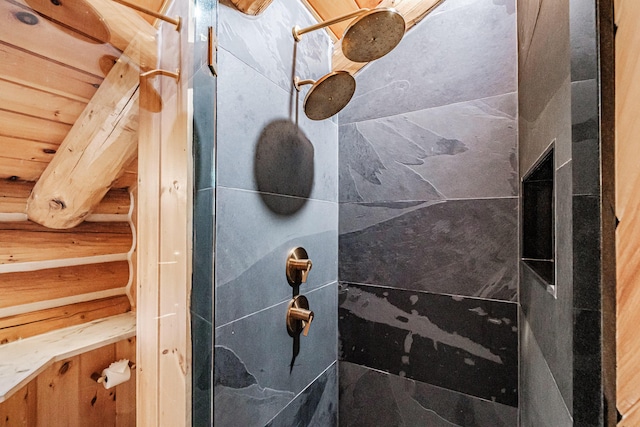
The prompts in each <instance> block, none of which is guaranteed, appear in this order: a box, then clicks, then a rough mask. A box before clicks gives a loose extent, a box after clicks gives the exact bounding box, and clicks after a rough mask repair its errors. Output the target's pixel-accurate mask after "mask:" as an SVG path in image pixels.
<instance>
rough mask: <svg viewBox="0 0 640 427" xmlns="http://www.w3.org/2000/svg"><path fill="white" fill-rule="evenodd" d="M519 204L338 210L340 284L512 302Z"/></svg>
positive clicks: (488, 202) (486, 202)
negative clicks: (355, 284) (368, 285)
mask: <svg viewBox="0 0 640 427" xmlns="http://www.w3.org/2000/svg"><path fill="white" fill-rule="evenodd" d="M517 217H518V199H515V198H513V199H511V198H509V199H486V200H455V201H446V202H441V203H435V204H429V203H420V202H414V203H409V202H399V203H387V204H382V203H380V204H373V203H372V204H365V203H362V204H355V203H343V204H341V205H340V240H339V242H340V245H339V252H340V264H339V277H340V280H342V281H348V282H353V283H367V284H374V285H381V286H391V287H396V288H402V289H412V290H419V291H429V292H437V293H446V294H454V295H468V296H477V297H483V298H493V299H501V300H514V299H515V298H516V287H517V258H518V244H517V240H518V236H517V225H516V222H517Z"/></svg>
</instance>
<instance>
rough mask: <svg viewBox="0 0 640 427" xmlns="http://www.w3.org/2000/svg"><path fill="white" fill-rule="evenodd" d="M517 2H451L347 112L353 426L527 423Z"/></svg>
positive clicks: (349, 420)
mask: <svg viewBox="0 0 640 427" xmlns="http://www.w3.org/2000/svg"><path fill="white" fill-rule="evenodd" d="M515 8H516V6H515V0H499V1H497V0H496V1H492V2H489V1H481V2H479V1H475V0H446V1H445V2H444V3H443V5H442V6H440V7H439V8H438V9H436V11H434V12H433V13H432V14H431V15H429V16H428V17H427V18H426V19H424V20H423V21H422V22H421V23H419V24H418V25H417V26H416V27H414V28H413V29H412V30H411V31H410V32H409V33H408V34H407V35H406V36H405V38H404V40H403V41H402V42H401V43H400V45H399V46H398V47H397V48H396V49H395V50H394V51H393V52H391V53H390V54H389V55H387V56H386V57H384V58H382V59H380V60H378V61H376V62H373V63H371V64H369V65H368V66H367V67H366V68H364V69H363V70H362V71H361V72H360V73H359V74H358V75H357V77H356V81H357V84H358V87H357V90H356V93H355V95H354V98H353V100H352V101H351V103H350V104H349V106H347V108H346V109H345V110H344V111H343V112H341V113H340V115H339V124H340V132H339V135H340V138H339V140H340V155H339V164H340V185H339V187H340V240H339V258H340V260H339V279H340V292H339V320H338V326H339V357H340V425H342V426H369V425H430V426H439V425H443V426H444V425H447V426H450V425H452V424H453V425H478V426H515V425H516V424H517V407H518V306H517V300H518V295H517V283H518V225H517V224H518V190H519V186H518V177H519V175H518V167H517V114H518V113H517V105H518V94H517V81H516V69H517V57H516V46H517V45H516V10H515Z"/></svg>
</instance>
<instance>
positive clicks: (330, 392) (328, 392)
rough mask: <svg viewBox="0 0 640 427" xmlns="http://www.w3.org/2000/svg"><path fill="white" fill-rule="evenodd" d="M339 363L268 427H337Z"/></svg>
mask: <svg viewBox="0 0 640 427" xmlns="http://www.w3.org/2000/svg"><path fill="white" fill-rule="evenodd" d="M337 371H338V363H337V362H336V363H334V364H333V365H331V366H330V367H329V368H328V369H327V370H326V371H325V372H323V373H322V375H320V377H318V378H317V379H316V380H315V381H314V382H313V383H311V385H309V387H307V388H306V389H304V391H303V392H302V393H300V394H299V395H298V396H297V397H296V398H295V399H294V400H293V401H292V402H291V403H290V404H289V405H287V407H286V408H284V409H283V410H282V411H281V412H280V413H279V414H278V415H276V417H275V418H274V419H273V420H271V421H269V423H268V424H267V425H266V427H337V425H338V372H337Z"/></svg>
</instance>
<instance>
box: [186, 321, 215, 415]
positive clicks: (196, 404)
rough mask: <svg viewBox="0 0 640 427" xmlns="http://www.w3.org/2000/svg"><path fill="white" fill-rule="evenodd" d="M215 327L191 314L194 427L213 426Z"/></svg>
mask: <svg viewBox="0 0 640 427" xmlns="http://www.w3.org/2000/svg"><path fill="white" fill-rule="evenodd" d="M212 336H213V326H212V325H211V323H210V322H208V321H206V320H205V319H203V318H201V317H200V316H198V315H197V314H195V313H193V312H191V340H192V341H191V346H192V354H193V359H192V360H193V364H192V375H193V377H192V380H193V382H192V386H193V387H192V392H193V395H192V402H193V407H192V410H193V414H192V426H194V427H206V426H211V425H213V424H212V419H211V414H212V403H213V398H212V387H211V379H212V376H213V366H212V362H213V360H212V357H211V356H212V353H213V340H212Z"/></svg>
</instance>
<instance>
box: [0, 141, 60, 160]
mask: <svg viewBox="0 0 640 427" xmlns="http://www.w3.org/2000/svg"><path fill="white" fill-rule="evenodd" d="M59 146H60V144H55V143H50V142H42V141H34V140H31V139H23V138H14V137H10V136H3V135H0V158H1V157H6V158H9V159H16V160H28V161H33V162H44V163H49V162H50V161H51V159H53V155H54V154H56V151H57V150H58V147H59Z"/></svg>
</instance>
